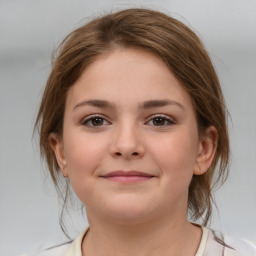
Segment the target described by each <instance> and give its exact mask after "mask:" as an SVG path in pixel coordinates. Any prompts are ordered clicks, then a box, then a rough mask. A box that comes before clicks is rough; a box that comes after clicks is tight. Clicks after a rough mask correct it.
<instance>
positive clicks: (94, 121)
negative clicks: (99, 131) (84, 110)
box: [81, 116, 109, 127]
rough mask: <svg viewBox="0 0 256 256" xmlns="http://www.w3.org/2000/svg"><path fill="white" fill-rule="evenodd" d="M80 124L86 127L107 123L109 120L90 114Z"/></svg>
mask: <svg viewBox="0 0 256 256" xmlns="http://www.w3.org/2000/svg"><path fill="white" fill-rule="evenodd" d="M81 124H82V125H84V126H88V127H97V126H103V125H107V124H109V122H108V121H106V119H105V118H103V117H101V116H92V117H88V118H87V119H85V120H84V121H83V122H82V123H81Z"/></svg>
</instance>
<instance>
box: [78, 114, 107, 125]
mask: <svg viewBox="0 0 256 256" xmlns="http://www.w3.org/2000/svg"><path fill="white" fill-rule="evenodd" d="M94 118H101V119H103V120H104V121H106V122H107V123H108V124H111V122H110V121H108V120H107V118H106V117H105V116H103V115H101V114H91V115H88V116H86V117H85V118H83V119H82V120H81V122H80V125H87V126H89V127H97V126H93V125H88V122H89V121H91V120H92V119H94ZM101 126H103V125H101ZM99 127H100V126H99Z"/></svg>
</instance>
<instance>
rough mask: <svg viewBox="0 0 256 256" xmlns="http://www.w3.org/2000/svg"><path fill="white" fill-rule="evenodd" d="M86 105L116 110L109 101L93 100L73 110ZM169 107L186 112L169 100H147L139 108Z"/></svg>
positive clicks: (86, 101)
mask: <svg viewBox="0 0 256 256" xmlns="http://www.w3.org/2000/svg"><path fill="white" fill-rule="evenodd" d="M85 105H89V106H93V107H98V108H114V107H115V104H113V103H111V102H109V101H106V100H96V99H92V100H85V101H82V102H80V103H78V104H77V105H75V106H74V108H73V110H75V109H76V108H78V107H81V106H85ZM168 105H174V106H178V107H179V108H181V109H182V110H184V106H183V105H182V104H180V103H179V102H177V101H173V100H169V99H164V100H147V101H144V102H143V103H142V104H140V106H139V108H142V109H150V108H155V107H165V106H168Z"/></svg>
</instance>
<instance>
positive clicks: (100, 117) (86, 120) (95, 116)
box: [81, 115, 175, 127]
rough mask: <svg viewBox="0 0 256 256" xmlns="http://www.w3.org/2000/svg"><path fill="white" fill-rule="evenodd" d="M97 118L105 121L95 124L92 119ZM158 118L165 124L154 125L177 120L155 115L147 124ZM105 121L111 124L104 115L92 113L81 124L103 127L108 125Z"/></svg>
mask: <svg viewBox="0 0 256 256" xmlns="http://www.w3.org/2000/svg"><path fill="white" fill-rule="evenodd" d="M97 118H98V119H100V120H102V122H103V123H102V124H100V125H93V124H92V121H93V120H96V119H97ZM156 119H161V120H162V121H164V124H163V125H154V124H151V125H152V126H156V127H165V126H169V125H173V124H175V121H174V120H173V119H172V118H170V117H167V116H165V115H155V116H153V117H151V118H150V120H149V121H147V122H146V123H145V124H149V123H150V122H154V121H155V120H156ZM104 122H107V123H108V124H111V123H110V122H108V121H107V120H106V119H105V118H104V117H102V116H100V115H91V116H88V117H87V118H86V119H84V120H83V121H82V122H81V125H85V126H88V127H102V126H103V125H106V123H105V124H104Z"/></svg>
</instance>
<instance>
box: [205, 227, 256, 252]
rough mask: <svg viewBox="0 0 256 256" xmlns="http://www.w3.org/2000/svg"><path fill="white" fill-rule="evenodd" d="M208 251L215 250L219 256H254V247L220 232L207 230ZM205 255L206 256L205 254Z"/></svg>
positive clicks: (247, 242) (255, 250) (249, 243)
mask: <svg viewBox="0 0 256 256" xmlns="http://www.w3.org/2000/svg"><path fill="white" fill-rule="evenodd" d="M207 244H208V247H209V248H208V249H211V251H212V250H213V249H217V250H218V251H219V253H220V252H221V253H222V254H220V255H225V256H256V245H254V244H253V243H251V242H249V241H247V240H245V239H241V238H237V237H234V236H228V235H223V234H222V233H220V232H217V231H213V230H209V236H208V241H207ZM206 255H208V254H207V253H206Z"/></svg>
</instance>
